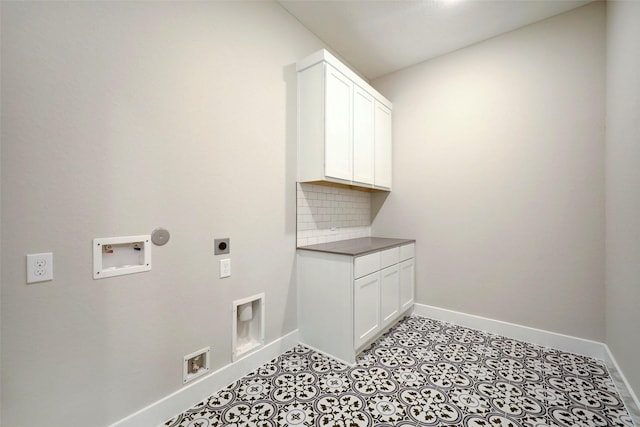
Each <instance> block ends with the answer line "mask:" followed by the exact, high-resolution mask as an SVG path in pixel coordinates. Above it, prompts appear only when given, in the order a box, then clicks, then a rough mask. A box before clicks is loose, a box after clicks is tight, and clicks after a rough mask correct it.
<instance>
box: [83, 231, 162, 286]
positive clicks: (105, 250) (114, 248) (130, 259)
mask: <svg viewBox="0 0 640 427" xmlns="http://www.w3.org/2000/svg"><path fill="white" fill-rule="evenodd" d="M150 241H151V238H150V236H149V235H143V236H126V237H104V238H99V239H93V278H94V279H102V278H104V277H112V276H120V275H123V274H131V273H140V272H142V271H149V270H151V244H150Z"/></svg>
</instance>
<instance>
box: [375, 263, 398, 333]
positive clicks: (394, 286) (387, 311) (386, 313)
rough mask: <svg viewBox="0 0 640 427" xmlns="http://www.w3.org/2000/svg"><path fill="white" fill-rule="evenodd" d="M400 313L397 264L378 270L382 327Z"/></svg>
mask: <svg viewBox="0 0 640 427" xmlns="http://www.w3.org/2000/svg"><path fill="white" fill-rule="evenodd" d="M398 314H400V269H399V267H398V264H396V265H392V266H391V267H387V268H385V269H384V270H382V271H381V272H380V318H381V322H382V327H383V328H384V327H385V326H387V325H388V324H390V323H391V322H393V321H394V320H395V319H396V318H397V317H398Z"/></svg>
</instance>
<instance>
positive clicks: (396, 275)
mask: <svg viewBox="0 0 640 427" xmlns="http://www.w3.org/2000/svg"><path fill="white" fill-rule="evenodd" d="M414 252H415V244H414V243H410V244H406V245H402V246H397V247H393V248H389V249H384V250H381V251H378V252H373V253H370V254H367V255H363V256H358V257H353V256H349V255H341V254H333V253H326V252H315V251H308V250H298V255H297V269H298V323H299V333H300V340H301V342H302V343H303V344H306V345H308V346H310V347H313V348H314V349H317V350H320V351H322V352H324V353H327V354H329V355H331V356H334V357H336V358H338V359H341V360H343V361H344V362H347V363H349V364H351V365H353V364H355V361H356V355H357V353H358V351H360V350H361V349H362V348H363V347H364V346H365V345H367V344H368V343H370V342H371V341H372V340H373V339H375V338H376V337H377V336H378V335H380V334H381V333H382V332H383V331H384V330H385V329H386V328H387V327H388V326H390V325H391V324H393V322H394V321H396V320H397V319H398V318H400V316H401V315H402V314H404V313H405V312H407V311H408V310H409V309H411V307H413V302H414V286H415V285H414V283H415V267H414V266H415V263H414Z"/></svg>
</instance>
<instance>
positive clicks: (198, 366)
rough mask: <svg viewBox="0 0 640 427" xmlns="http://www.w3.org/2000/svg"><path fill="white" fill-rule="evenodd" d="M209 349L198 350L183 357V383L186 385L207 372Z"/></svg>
mask: <svg viewBox="0 0 640 427" xmlns="http://www.w3.org/2000/svg"><path fill="white" fill-rule="evenodd" d="M210 352H211V351H210V349H209V347H206V348H203V349H202V350H198V351H196V352H195V353H191V354H188V355H186V356H185V357H184V364H183V370H182V374H183V383H185V384H186V383H188V382H189V381H192V380H194V379H196V378H198V377H200V376H202V375H204V374H206V373H207V372H209V354H210Z"/></svg>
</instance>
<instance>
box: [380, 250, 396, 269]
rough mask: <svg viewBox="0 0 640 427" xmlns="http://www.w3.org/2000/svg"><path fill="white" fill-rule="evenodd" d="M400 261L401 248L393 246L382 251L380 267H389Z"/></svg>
mask: <svg viewBox="0 0 640 427" xmlns="http://www.w3.org/2000/svg"><path fill="white" fill-rule="evenodd" d="M398 262H400V248H391V249H387V250H384V251H382V252H380V268H381V269H382V268H387V267H389V266H391V265H393V264H397V263H398Z"/></svg>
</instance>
